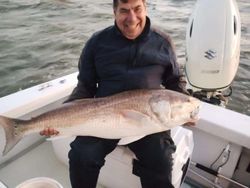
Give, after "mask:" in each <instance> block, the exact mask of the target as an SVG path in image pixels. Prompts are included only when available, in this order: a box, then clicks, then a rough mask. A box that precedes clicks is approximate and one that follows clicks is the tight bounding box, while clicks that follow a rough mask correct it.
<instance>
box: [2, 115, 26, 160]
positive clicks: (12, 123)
mask: <svg viewBox="0 0 250 188" xmlns="http://www.w3.org/2000/svg"><path fill="white" fill-rule="evenodd" d="M19 122H21V120H17V119H11V118H7V117H4V116H0V125H1V126H2V127H3V129H4V133H5V147H4V150H3V156H4V155H6V154H7V153H8V152H9V151H10V150H11V149H12V148H13V147H14V146H15V145H16V144H17V143H18V142H19V141H20V140H21V139H22V137H23V134H22V132H21V131H20V130H19V125H18V123H19Z"/></svg>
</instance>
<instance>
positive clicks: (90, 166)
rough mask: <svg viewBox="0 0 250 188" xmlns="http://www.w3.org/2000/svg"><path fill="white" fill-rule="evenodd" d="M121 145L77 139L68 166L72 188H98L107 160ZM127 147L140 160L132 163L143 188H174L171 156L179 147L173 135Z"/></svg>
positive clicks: (91, 138) (159, 136)
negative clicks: (108, 155)
mask: <svg viewBox="0 0 250 188" xmlns="http://www.w3.org/2000/svg"><path fill="white" fill-rule="evenodd" d="M118 141H119V140H108V139H100V138H96V137H77V138H76V139H75V140H74V141H73V142H72V143H71V150H70V152H69V166H70V181H71V185H72V188H95V187H96V184H97V179H98V175H99V171H100V168H101V167H102V166H103V165H104V163H105V160H104V158H105V157H106V155H107V154H109V153H110V152H111V151H113V150H114V149H115V147H116V146H117V143H118ZM127 146H128V147H129V148H130V149H131V150H132V151H133V152H134V153H135V155H136V157H137V159H138V160H134V161H133V173H134V174H135V175H137V176H139V177H140V180H141V185H142V187H143V188H173V185H172V183H171V178H172V177H171V172H172V165H173V159H172V153H174V152H175V149H176V147H175V145H174V142H173V140H172V139H171V137H170V131H166V132H161V133H156V134H152V135H148V136H146V137H144V138H142V139H140V140H138V141H136V142H133V143H131V144H129V145H127ZM124 183H126V182H124Z"/></svg>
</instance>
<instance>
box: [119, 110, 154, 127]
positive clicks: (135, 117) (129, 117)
mask: <svg viewBox="0 0 250 188" xmlns="http://www.w3.org/2000/svg"><path fill="white" fill-rule="evenodd" d="M121 114H122V116H123V117H124V119H125V120H126V121H127V122H129V123H131V124H136V125H147V123H145V122H148V121H149V120H150V117H149V116H147V115H146V114H143V113H141V112H138V111H135V110H123V111H122V112H121Z"/></svg>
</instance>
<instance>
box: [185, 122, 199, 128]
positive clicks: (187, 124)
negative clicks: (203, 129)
mask: <svg viewBox="0 0 250 188" xmlns="http://www.w3.org/2000/svg"><path fill="white" fill-rule="evenodd" d="M195 124H196V121H193V122H187V123H185V124H184V126H187V127H193V126H195Z"/></svg>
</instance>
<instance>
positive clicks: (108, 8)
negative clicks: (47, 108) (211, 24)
mask: <svg viewBox="0 0 250 188" xmlns="http://www.w3.org/2000/svg"><path fill="white" fill-rule="evenodd" d="M195 2H196V1H195V0H150V1H148V15H149V17H150V18H151V20H152V23H153V24H154V25H158V26H161V27H162V29H163V30H164V31H166V32H167V33H168V34H169V35H170V36H171V37H172V39H173V42H174V44H175V46H176V53H177V57H178V61H179V62H180V63H183V62H184V61H185V33H186V27H187V23H188V19H189V16H190V14H191V11H192V8H194V4H195ZM237 3H238V6H239V10H240V15H241V22H242V37H241V54H240V66H239V70H238V72H237V75H236V77H235V80H234V82H233V84H232V87H233V94H232V96H231V97H230V100H229V104H228V106H227V108H229V109H233V110H235V111H238V112H241V113H245V114H247V115H250V76H249V75H250V1H249V0H238V1H237ZM0 15H1V19H0V97H2V96H5V95H8V94H10V93H13V92H16V91H19V90H22V89H25V88H28V87H30V86H33V85H36V84H39V83H42V82H45V81H48V80H51V79H54V78H58V77H60V76H63V75H66V74H69V73H72V72H75V71H77V63H78V58H79V55H80V53H81V50H82V48H83V46H84V44H85V42H86V40H87V39H88V38H89V37H90V36H91V35H92V33H93V32H95V31H97V30H100V29H103V28H105V27H107V26H109V25H111V24H113V22H114V20H113V10H112V1H110V0H95V1H93V0H1V3H0Z"/></svg>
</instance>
